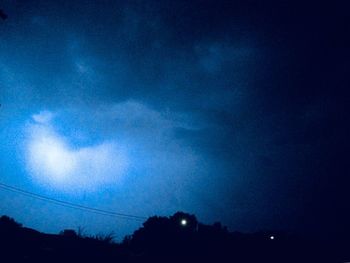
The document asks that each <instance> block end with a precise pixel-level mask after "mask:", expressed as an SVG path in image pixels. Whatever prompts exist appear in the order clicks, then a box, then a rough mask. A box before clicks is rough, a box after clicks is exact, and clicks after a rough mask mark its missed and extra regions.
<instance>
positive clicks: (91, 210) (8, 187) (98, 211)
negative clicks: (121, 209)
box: [0, 183, 147, 221]
mask: <svg viewBox="0 0 350 263" xmlns="http://www.w3.org/2000/svg"><path fill="white" fill-rule="evenodd" d="M0 188H1V189H3V190H7V191H10V192H14V193H18V194H21V195H24V196H28V197H31V198H34V199H38V200H41V201H46V202H49V203H53V204H56V205H60V206H64V207H68V208H73V209H77V210H82V211H85V212H89V213H94V214H99V215H105V216H111V217H117V218H122V219H132V220H137V221H144V220H146V219H147V218H146V217H143V216H137V215H131V214H124V213H116V212H113V211H108V210H103V209H98V208H93V207H88V206H83V205H79V204H74V203H71V202H67V201H62V200H58V199H55V198H51V197H47V196H44V195H40V194H36V193H33V192H29V191H26V190H23V189H20V188H17V187H14V186H11V185H7V184H4V183H0Z"/></svg>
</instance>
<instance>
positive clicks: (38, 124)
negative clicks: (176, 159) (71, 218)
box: [26, 111, 128, 191]
mask: <svg viewBox="0 0 350 263" xmlns="http://www.w3.org/2000/svg"><path fill="white" fill-rule="evenodd" d="M52 118H53V114H52V113H51V112H48V111H45V112H41V113H39V114H35V115H33V116H32V119H33V121H34V122H31V123H30V124H29V125H28V126H27V129H28V139H27V144H26V163H27V168H28V170H29V172H30V174H31V176H32V177H33V178H34V179H35V181H36V182H39V183H41V184H44V185H49V186H50V187H54V188H58V189H61V190H72V191H79V190H94V189H97V188H98V187H99V186H101V185H106V184H114V183H117V182H118V179H120V177H121V176H122V175H123V174H124V173H125V171H126V169H127V166H128V161H127V158H126V154H125V153H124V152H123V151H121V149H120V147H118V145H117V143H116V142H114V141H108V142H103V143H101V144H98V145H93V146H87V147H73V146H72V145H71V144H70V143H69V142H68V138H65V137H64V136H62V135H60V134H58V133H57V132H56V131H55V129H54V127H53V125H52V124H51V119H52Z"/></svg>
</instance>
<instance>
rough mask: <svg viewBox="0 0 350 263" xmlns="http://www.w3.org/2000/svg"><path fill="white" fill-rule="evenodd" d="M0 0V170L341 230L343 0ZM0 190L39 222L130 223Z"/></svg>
mask: <svg viewBox="0 0 350 263" xmlns="http://www.w3.org/2000/svg"><path fill="white" fill-rule="evenodd" d="M0 3H1V6H0V9H2V10H3V11H4V13H6V14H7V15H8V18H7V19H0V103H1V107H0V172H1V174H0V182H1V183H5V184H8V185H11V186H15V187H19V188H20V189H23V190H26V191H30V192H33V193H37V194H41V195H45V196H48V197H51V198H56V199H59V200H64V201H68V202H73V203H76V204H81V205H85V206H89V207H95V208H99V209H105V210H110V211H115V212H120V213H126V214H132V215H138V216H145V217H148V216H152V215H167V216H168V215H171V214H173V213H175V212H176V211H179V210H181V211H185V212H189V213H192V214H195V215H196V216H197V217H198V219H199V221H201V222H204V223H208V224H212V223H214V222H215V221H221V222H222V223H223V224H224V225H227V226H228V227H229V229H230V230H232V231H234V230H238V231H244V232H252V231H259V230H266V229H277V230H284V231H292V232H296V233H309V234H317V235H320V236H339V235H346V234H348V233H350V226H349V224H348V222H349V220H350V219H349V217H348V216H347V212H348V211H350V202H349V198H350V195H349V190H348V189H349V187H350V185H349V181H350V179H349V176H350V171H349V161H348V159H349V156H350V154H349V138H348V137H349V134H350V129H349V116H348V104H349V103H350V99H349V98H350V97H349V91H347V89H348V88H349V81H348V77H347V76H350V72H349V71H350V62H349V61H350V60H349V59H350V41H349V35H350V30H349V29H350V27H349V19H348V17H349V12H348V10H349V9H348V8H347V7H346V5H345V4H340V3H336V1H335V2H329V3H328V5H322V4H321V3H320V2H317V3H316V4H314V3H312V2H309V4H306V3H302V4H297V3H295V1H282V0H281V1H276V2H274V3H273V2H271V1H243V0H240V1H234V0H232V1H225V2H224V1H184V0H177V1H170V0H164V1H155V0H154V1H153V0H148V1H107V0H99V1H83V0H79V1H78V0H76V1H68V0H67V1H64V0H62V1H47V0H36V1H32V0H18V1H16V0H4V1H1V2H0ZM0 200H1V202H0V214H6V215H9V216H11V217H14V218H15V219H16V220H17V221H19V222H21V223H23V224H24V225H26V226H29V227H33V228H36V229H38V230H40V231H45V232H50V233H58V232H59V231H60V230H62V229H65V228H73V229H77V228H78V227H79V226H80V227H83V228H84V229H85V231H87V232H88V233H109V232H111V231H113V232H115V233H116V235H117V237H118V238H122V237H123V236H124V235H125V234H130V233H132V232H133V231H134V230H135V229H137V228H138V227H139V226H140V225H141V223H142V222H138V221H135V220H125V219H119V218H111V217H106V216H101V215H96V214H91V213H87V212H84V211H77V210H74V209H70V208H66V207H61V206H56V205H54V204H50V203H47V202H44V201H41V200H36V199H33V198H30V197H26V196H22V195H20V194H16V193H12V192H8V191H5V190H1V189H0Z"/></svg>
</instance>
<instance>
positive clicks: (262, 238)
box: [0, 212, 350, 262]
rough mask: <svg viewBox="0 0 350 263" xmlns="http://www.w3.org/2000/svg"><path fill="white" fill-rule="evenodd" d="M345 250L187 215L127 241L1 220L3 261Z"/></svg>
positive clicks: (271, 258)
mask: <svg viewBox="0 0 350 263" xmlns="http://www.w3.org/2000/svg"><path fill="white" fill-rule="evenodd" d="M344 251H346V250H344V248H342V247H338V246H333V247H329V246H326V245H325V244H321V243H319V242H316V241H311V240H305V239H301V238H297V237H295V236H290V235H286V234H282V233H272V232H269V233H267V232H261V233H255V234H242V233H238V232H233V233H231V232H229V231H228V230H227V229H226V228H225V227H223V226H222V225H221V224H220V223H215V224H213V225H204V224H201V223H198V221H197V219H196V217H195V216H194V215H189V214H186V213H183V212H178V213H176V214H174V215H173V216H170V217H157V216H154V217H150V218H149V219H148V220H147V221H146V222H144V223H143V226H142V227H141V228H140V229H138V230H136V231H135V232H134V234H133V235H131V236H127V237H125V239H124V241H123V242H122V243H115V242H113V238H112V237H111V236H104V237H88V236H83V235H81V234H78V233H77V232H76V231H74V230H64V231H62V232H61V233H60V234H58V235H53V234H45V233H41V232H38V231H36V230H33V229H30V228H26V227H22V225H21V224H19V223H17V222H16V221H15V220H13V219H12V218H9V217H7V216H2V217H0V252H1V254H0V261H1V262H346V259H347V260H349V259H350V258H346V255H345V252H344Z"/></svg>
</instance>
